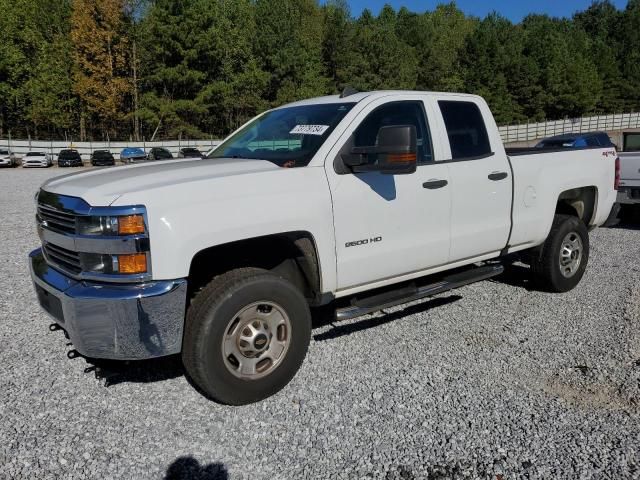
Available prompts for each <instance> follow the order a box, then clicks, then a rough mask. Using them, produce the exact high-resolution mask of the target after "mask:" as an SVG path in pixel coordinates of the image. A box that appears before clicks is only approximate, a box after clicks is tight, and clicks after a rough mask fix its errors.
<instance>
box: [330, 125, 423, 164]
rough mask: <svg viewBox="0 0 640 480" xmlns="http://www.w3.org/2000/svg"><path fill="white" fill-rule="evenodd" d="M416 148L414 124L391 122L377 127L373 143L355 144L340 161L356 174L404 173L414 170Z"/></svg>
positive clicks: (416, 157) (416, 158)
mask: <svg viewBox="0 0 640 480" xmlns="http://www.w3.org/2000/svg"><path fill="white" fill-rule="evenodd" d="M417 151H418V140H417V134H416V127H415V126H413V125H392V126H387V127H382V128H380V130H378V135H377V138H376V144H375V145H374V146H371V147H354V148H352V149H351V152H350V153H349V154H346V155H343V156H342V160H343V162H344V163H345V165H346V166H348V167H350V168H351V170H352V171H353V172H355V173H361V172H380V173H382V174H386V175H406V174H410V173H414V172H415V171H416V167H417V160H418V155H417Z"/></svg>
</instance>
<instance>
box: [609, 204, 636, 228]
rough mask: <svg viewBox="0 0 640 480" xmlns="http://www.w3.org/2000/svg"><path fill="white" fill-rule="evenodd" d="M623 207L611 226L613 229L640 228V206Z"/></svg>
mask: <svg viewBox="0 0 640 480" xmlns="http://www.w3.org/2000/svg"><path fill="white" fill-rule="evenodd" d="M633 207H634V206H631V207H627V208H623V209H622V210H621V211H620V213H619V214H618V219H617V220H616V221H615V222H614V223H613V224H612V225H611V226H610V227H609V228H612V229H614V230H615V229H624V230H640V206H635V208H633Z"/></svg>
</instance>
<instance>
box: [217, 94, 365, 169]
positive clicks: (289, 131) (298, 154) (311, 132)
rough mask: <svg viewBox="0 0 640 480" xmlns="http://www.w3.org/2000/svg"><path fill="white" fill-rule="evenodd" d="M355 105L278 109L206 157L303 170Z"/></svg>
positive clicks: (235, 134)
mask: <svg viewBox="0 0 640 480" xmlns="http://www.w3.org/2000/svg"><path fill="white" fill-rule="evenodd" d="M354 105H355V104H354V103H328V104H321V105H304V106H300V107H288V108H280V109H278V110H272V111H270V112H267V113H265V114H264V115H262V116H261V117H259V118H256V119H255V120H254V121H252V122H251V123H250V124H248V125H247V126H245V127H244V128H242V129H241V130H238V131H237V132H236V133H234V134H233V135H232V136H231V137H230V138H229V139H228V140H227V141H225V142H224V143H222V144H221V145H220V146H219V147H218V148H216V149H215V150H214V151H213V152H211V153H210V154H209V155H208V156H207V158H251V159H260V160H268V161H270V162H273V163H275V164H276V165H278V166H280V167H285V168H291V167H305V166H307V165H308V164H309V162H310V161H311V159H312V158H313V156H314V155H315V153H316V152H317V151H318V149H319V148H320V146H321V145H322V143H323V142H324V141H325V140H326V139H327V137H328V136H329V134H330V133H331V132H332V131H333V129H334V128H335V127H336V125H338V123H339V122H340V121H341V120H342V119H343V118H344V116H345V115H346V114H347V113H348V112H349V110H351V109H352V108H353V106H354Z"/></svg>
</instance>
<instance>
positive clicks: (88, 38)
mask: <svg viewBox="0 0 640 480" xmlns="http://www.w3.org/2000/svg"><path fill="white" fill-rule="evenodd" d="M71 25H72V28H71V41H72V43H73V48H74V60H75V65H74V72H73V81H74V82H73V87H74V91H75V93H76V95H77V96H78V98H79V101H80V136H81V138H84V137H85V136H86V128H87V121H89V122H91V123H92V124H93V123H94V122H95V125H96V126H98V125H99V126H100V127H101V129H102V130H103V131H104V132H105V133H107V135H108V134H109V133H110V132H111V133H116V132H117V130H118V127H119V125H120V124H121V123H120V122H122V120H123V119H124V113H125V112H124V111H123V107H124V105H125V99H126V98H127V97H129V96H130V95H131V91H132V85H131V82H130V80H129V59H130V57H129V40H128V37H127V34H126V33H127V23H126V19H125V2H124V0H101V1H100V2H94V1H93V0H73V11H72V15H71Z"/></svg>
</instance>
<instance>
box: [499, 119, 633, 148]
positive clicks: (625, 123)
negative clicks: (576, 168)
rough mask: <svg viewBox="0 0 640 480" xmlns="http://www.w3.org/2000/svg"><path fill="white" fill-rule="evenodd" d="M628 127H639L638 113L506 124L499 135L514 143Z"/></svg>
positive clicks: (504, 139) (505, 140) (504, 140)
mask: <svg viewBox="0 0 640 480" xmlns="http://www.w3.org/2000/svg"><path fill="white" fill-rule="evenodd" d="M628 128H640V113H620V114H615V115H596V116H593V117H582V118H571V119H566V120H556V121H550V122H541V123H525V124H522V125H507V126H504V127H500V135H501V136H502V141H503V142H504V143H514V142H527V141H530V140H537V139H539V138H545V137H552V136H554V135H562V134H564V133H583V132H593V131H597V130H601V131H605V132H612V131H619V130H624V129H628Z"/></svg>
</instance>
